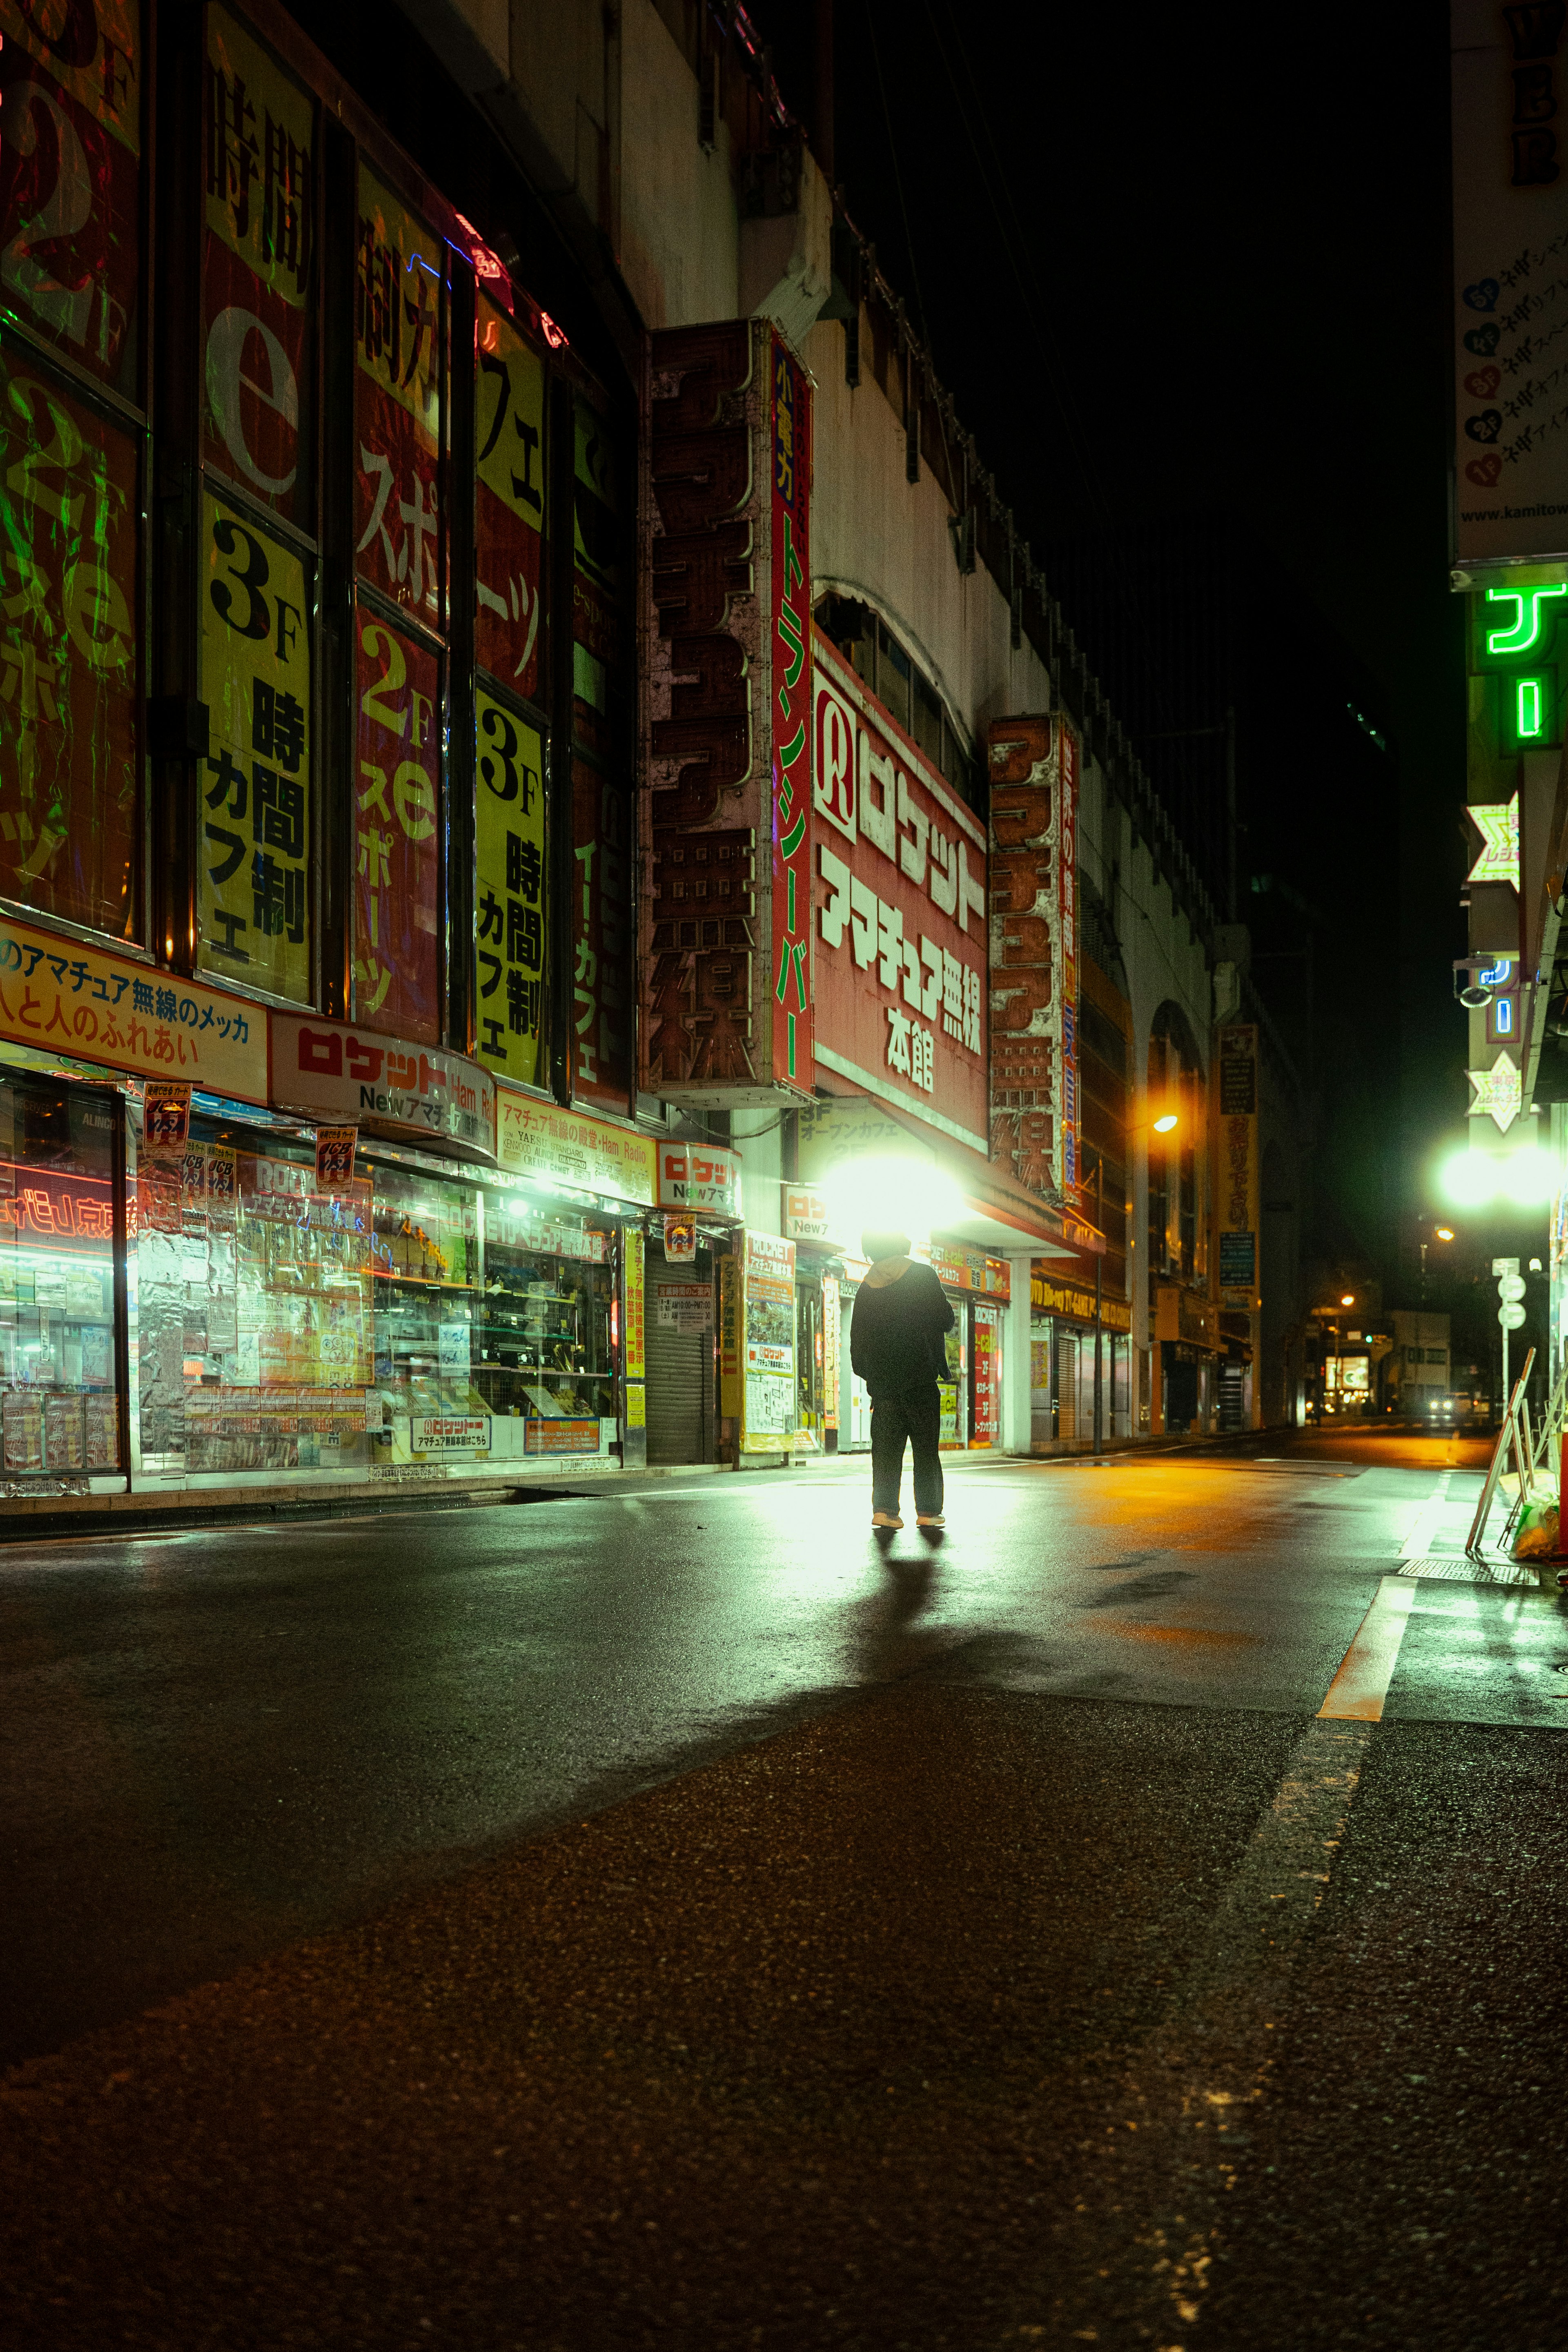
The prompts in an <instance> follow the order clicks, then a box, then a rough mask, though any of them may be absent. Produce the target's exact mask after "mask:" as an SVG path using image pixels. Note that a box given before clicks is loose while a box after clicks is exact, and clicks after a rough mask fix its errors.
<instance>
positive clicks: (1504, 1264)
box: [1492, 1257, 1519, 1274]
mask: <svg viewBox="0 0 1568 2352" xmlns="http://www.w3.org/2000/svg"><path fill="white" fill-rule="evenodd" d="M1492 1272H1493V1273H1494V1274H1517V1273H1518V1272H1519V1260H1518V1258H1516V1257H1494V1258H1493V1260H1492Z"/></svg>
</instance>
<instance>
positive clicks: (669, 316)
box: [621, 0, 740, 328]
mask: <svg viewBox="0 0 1568 2352" xmlns="http://www.w3.org/2000/svg"><path fill="white" fill-rule="evenodd" d="M622 74H623V82H622V99H621V271H622V275H623V276H624V277H625V278H626V284H627V287H628V288H629V289H630V291H631V294H632V298H633V299H634V300H635V301H636V303H637V309H638V310H639V311H640V313H641V315H642V320H643V324H644V325H645V326H647V327H649V328H658V327H692V326H698V325H700V324H701V323H702V321H703V320H708V319H732V318H733V317H734V316H735V313H736V310H737V307H738V304H739V300H740V295H739V274H740V220H739V216H738V215H737V212H736V208H735V191H734V183H733V177H732V170H731V153H730V131H729V126H728V124H727V123H725V122H723V121H720V123H719V124H718V126H717V140H716V143H715V145H714V148H713V151H712V152H711V153H705V152H704V151H703V150H702V148H701V147H700V146H699V145H698V143H697V98H698V92H697V77H696V75H695V74H694V73H693V72H692V70H691V68H690V67H689V65H688V64H687V62H686V59H685V58H684V57H683V56H682V54H681V52H680V50H679V47H677V45H676V41H675V37H674V35H673V34H672V33H671V32H670V30H669V27H668V26H667V25H666V23H665V22H664V19H663V18H662V17H661V16H660V15H659V14H658V10H657V9H656V8H655V7H654V6H653V5H652V0H626V6H625V7H624V9H623V12H622Z"/></svg>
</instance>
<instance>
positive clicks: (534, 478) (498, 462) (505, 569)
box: [474, 295, 545, 697]
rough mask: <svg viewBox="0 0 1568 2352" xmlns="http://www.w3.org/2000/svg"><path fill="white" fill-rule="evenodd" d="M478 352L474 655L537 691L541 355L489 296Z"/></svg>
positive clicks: (518, 686) (518, 690) (497, 673)
mask: <svg viewBox="0 0 1568 2352" xmlns="http://www.w3.org/2000/svg"><path fill="white" fill-rule="evenodd" d="M474 356H475V365H476V367H477V369H478V382H477V385H476V403H477V415H476V416H475V420H474V432H475V452H476V457H477V460H478V473H479V480H478V484H477V486H476V489H475V508H474V656H475V659H476V660H477V661H478V662H479V667H480V668H481V669H487V670H489V673H490V676H491V677H494V678H496V679H498V680H499V681H500V683H501V684H502V685H503V686H509V687H510V688H511V689H512V691H513V693H515V694H522V695H527V696H530V697H535V696H537V694H538V692H539V656H540V643H539V597H540V551H541V549H542V544H543V533H544V518H545V505H544V500H545V488H544V484H545V474H544V362H543V361H542V358H541V357H540V354H539V353H538V352H536V351H535V350H534V348H533V346H532V344H531V343H530V342H526V341H524V340H523V338H522V336H521V335H520V334H519V332H518V331H517V329H516V328H515V327H514V326H513V325H512V323H511V320H510V319H509V318H508V317H507V316H506V314H505V312H504V311H502V310H499V309H498V308H497V307H496V305H495V304H494V303H493V302H488V301H486V299H484V297H483V295H481V296H480V297H479V337H478V343H477V347H476V350H475V355H474Z"/></svg>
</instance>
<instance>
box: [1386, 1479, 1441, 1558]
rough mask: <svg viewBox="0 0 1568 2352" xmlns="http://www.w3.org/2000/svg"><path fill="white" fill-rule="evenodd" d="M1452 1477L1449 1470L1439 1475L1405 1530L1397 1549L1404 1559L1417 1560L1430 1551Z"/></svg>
mask: <svg viewBox="0 0 1568 2352" xmlns="http://www.w3.org/2000/svg"><path fill="white" fill-rule="evenodd" d="M1453 1475H1454V1474H1453V1472H1452V1471H1451V1470H1445V1471H1444V1472H1443V1473H1442V1474H1441V1475H1440V1476H1439V1478H1438V1480H1437V1485H1436V1491H1435V1492H1434V1493H1433V1494H1431V1495H1429V1496H1427V1498H1426V1502H1424V1503H1423V1504H1422V1506H1421V1507H1420V1509H1419V1510H1418V1511H1417V1512H1416V1514H1415V1517H1414V1518H1413V1519H1412V1520H1411V1522H1410V1525H1409V1526H1408V1528H1406V1529H1405V1538H1404V1541H1403V1542H1402V1543H1401V1545H1400V1547H1399V1549H1400V1551H1401V1553H1402V1554H1403V1555H1404V1557H1405V1559H1417V1558H1419V1557H1420V1555H1421V1554H1422V1553H1423V1552H1428V1551H1430V1550H1431V1549H1432V1546H1433V1543H1434V1541H1435V1540H1436V1533H1437V1528H1438V1524H1439V1522H1440V1521H1441V1519H1442V1517H1443V1514H1444V1513H1445V1511H1447V1508H1448V1486H1449V1483H1450V1481H1451V1480H1452V1478H1453Z"/></svg>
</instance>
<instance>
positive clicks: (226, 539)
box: [196, 495, 312, 1004]
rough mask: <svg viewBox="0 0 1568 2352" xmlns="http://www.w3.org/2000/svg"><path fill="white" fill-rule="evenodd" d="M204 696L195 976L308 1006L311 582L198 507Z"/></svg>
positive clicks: (229, 512) (231, 523)
mask: <svg viewBox="0 0 1568 2352" xmlns="http://www.w3.org/2000/svg"><path fill="white" fill-rule="evenodd" d="M202 552H203V561H202V566H201V630H202V637H201V698H202V700H203V701H204V702H205V704H206V706H207V710H208V714H209V749H208V756H207V759H206V761H205V763H204V765H203V767H202V770H201V790H200V793H199V796H198V799H197V803H196V834H197V839H196V848H197V858H196V924H197V929H198V931H199V933H200V941H199V948H198V961H199V962H200V966H201V969H202V970H203V971H209V972H215V973H221V974H222V975H223V976H224V977H225V978H226V979H229V980H238V981H242V982H244V983H245V984H246V985H247V987H249V988H256V989H261V990H264V991H265V992H267V993H268V995H271V996H278V997H281V998H282V999H283V1000H284V1001H285V1002H286V1003H290V1004H309V1003H310V914H311V909H310V897H311V891H310V861H311V854H312V851H311V838H310V759H311V746H310V629H309V620H308V615H309V612H310V589H309V583H307V581H306V577H305V567H304V564H303V563H302V562H301V561H300V557H299V556H298V555H296V554H295V552H294V551H293V549H292V548H290V547H287V546H285V545H284V543H283V541H281V540H280V539H275V538H274V537H273V536H272V535H271V534H270V532H268V531H266V530H262V529H261V527H260V525H259V524H258V523H254V522H252V521H250V520H248V519H247V518H244V517H241V516H240V515H239V514H237V513H236V512H235V511H234V510H233V509H231V508H229V507H226V506H225V505H224V504H223V503H222V501H221V500H219V499H216V498H213V497H212V496H210V495H208V496H207V497H205V499H203V501H202Z"/></svg>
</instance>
